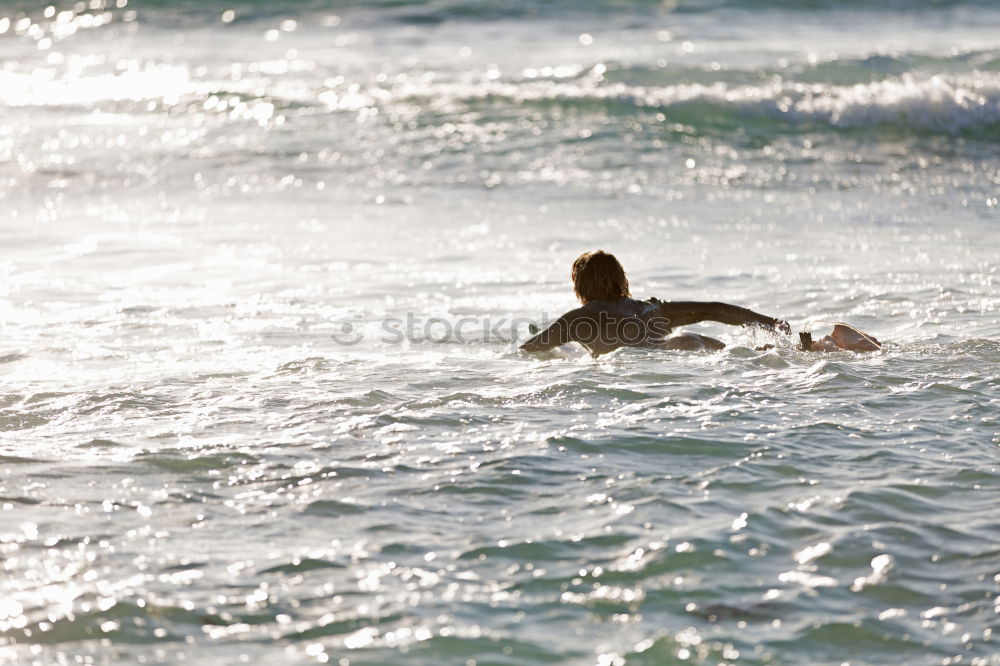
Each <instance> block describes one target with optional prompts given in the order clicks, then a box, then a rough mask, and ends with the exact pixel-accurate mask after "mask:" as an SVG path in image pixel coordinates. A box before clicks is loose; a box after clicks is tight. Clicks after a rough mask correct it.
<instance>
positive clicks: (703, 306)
mask: <svg viewBox="0 0 1000 666" xmlns="http://www.w3.org/2000/svg"><path fill="white" fill-rule="evenodd" d="M660 316H662V317H664V318H666V319H668V320H669V321H670V327H671V328H674V327H676V326H686V325H688V324H697V323H698V322H700V321H717V322H721V323H723V324H729V325H730V326H746V325H748V324H760V325H762V326H768V327H771V328H776V329H778V330H780V331H783V332H785V333H790V332H791V330H792V329H791V327H790V326H789V325H788V322H786V321H782V320H781V319H776V318H774V317H768V316H766V315H762V314H759V313H757V312H754V311H753V310H747V309H746V308H741V307H738V306H736V305H729V304H728V303H716V302H711V303H702V302H698V301H676V302H668V303H660Z"/></svg>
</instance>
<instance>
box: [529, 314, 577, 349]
mask: <svg viewBox="0 0 1000 666" xmlns="http://www.w3.org/2000/svg"><path fill="white" fill-rule="evenodd" d="M569 341H570V334H569V320H568V319H567V318H566V315H563V316H562V317H559V319H556V321H555V323H553V324H552V325H551V326H549V327H548V328H547V329H545V330H544V331H541V332H540V333H537V334H535V335H533V336H532V337H531V339H530V340H528V341H527V342H525V343H524V344H523V345H521V349H523V350H524V351H529V352H542V351H549V350H550V349H555V348H556V347H558V346H559V345H564V344H566V343H567V342H569Z"/></svg>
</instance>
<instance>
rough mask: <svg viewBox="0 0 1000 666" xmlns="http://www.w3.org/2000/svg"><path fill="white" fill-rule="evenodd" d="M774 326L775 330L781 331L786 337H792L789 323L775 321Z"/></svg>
mask: <svg viewBox="0 0 1000 666" xmlns="http://www.w3.org/2000/svg"><path fill="white" fill-rule="evenodd" d="M772 326H774V328H775V329H777V330H779V331H781V332H782V333H784V334H785V335H791V334H792V327H791V325H790V324H789V323H788V322H787V321H785V320H784V319H775V320H774V324H772Z"/></svg>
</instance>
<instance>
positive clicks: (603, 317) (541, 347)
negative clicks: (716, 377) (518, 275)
mask: <svg viewBox="0 0 1000 666" xmlns="http://www.w3.org/2000/svg"><path fill="white" fill-rule="evenodd" d="M572 277H573V291H574V292H575V293H576V297H577V298H578V299H580V302H581V303H582V304H583V305H582V307H579V308H576V309H575V310H570V311H569V312H567V313H566V314H564V315H563V316H561V317H559V319H557V320H556V321H555V322H554V323H553V324H552V325H551V326H549V327H548V328H547V329H545V330H544V331H541V332H538V333H536V334H535V335H534V336H532V338H531V339H530V340H528V341H527V342H525V343H524V344H523V345H521V349H523V350H525V351H529V352H540V351H548V350H550V349H554V348H555V347H558V346H559V345H563V344H566V343H567V342H579V343H580V344H581V345H583V346H584V347H585V348H586V349H587V351H589V352H590V353H591V354H592V355H594V356H599V355H601V354H606V353H608V352H610V351H614V350H615V349H618V348H620V347H643V348H647V349H675V350H686V351H717V350H719V349H722V348H724V347H725V345H724V344H723V343H722V342H720V341H718V340H716V339H714V338H709V337H706V336H704V335H695V334H693V333H684V334H681V335H677V336H674V337H667V336H669V335H670V333H671V331H672V330H673V329H674V328H676V327H678V326H687V325H688V324H696V323H698V322H700V321H717V322H721V323H723V324H729V325H732V326H751V325H757V326H763V327H765V328H769V329H772V330H779V331H781V332H783V333H786V334H787V333H791V327H790V326H789V325H788V322H786V321H783V320H781V319H776V318H774V317H768V316H765V315H762V314H758V313H756V312H754V311H752V310H747V309H746V308H741V307H737V306H735V305H728V304H726V303H714V302H711V303H703V302H697V301H676V302H671V301H668V302H663V301H660V300H658V299H656V298H650V299H649V300H646V301H638V300H636V299H634V298H632V296H631V294H630V293H629V287H628V278H627V277H625V269H623V268H622V265H621V264H620V263H619V262H618V260H617V259H616V258H615V257H614V255H612V254H608V253H607V252H604V251H603V250H598V251H597V252H586V253H584V254H581V255H580V256H579V257H578V258H577V260H576V261H574V262H573V272H572Z"/></svg>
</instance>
